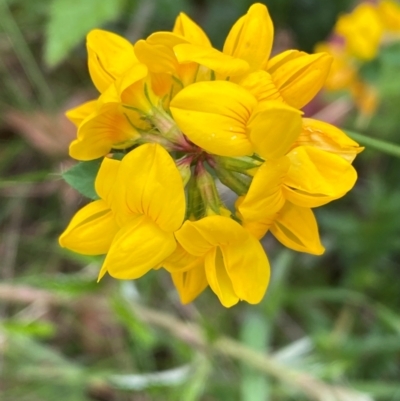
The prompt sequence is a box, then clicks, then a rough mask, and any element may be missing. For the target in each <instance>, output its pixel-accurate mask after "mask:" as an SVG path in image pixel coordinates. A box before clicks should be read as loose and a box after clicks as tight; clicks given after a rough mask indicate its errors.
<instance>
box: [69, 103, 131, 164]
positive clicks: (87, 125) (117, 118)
mask: <svg viewBox="0 0 400 401" xmlns="http://www.w3.org/2000/svg"><path fill="white" fill-rule="evenodd" d="M127 115H128V112H125V111H124V110H122V108H121V105H120V104H118V103H107V104H105V105H103V107H102V108H101V111H100V112H95V113H92V114H91V115H90V116H89V117H88V118H86V119H85V120H84V121H83V122H82V124H81V125H80V126H79V130H78V140H77V141H74V142H72V143H71V145H70V156H71V157H73V158H75V159H78V160H92V159H97V158H99V157H102V156H105V155H106V154H107V153H109V152H110V150H111V148H112V147H117V148H124V147H128V146H132V144H133V143H134V141H136V140H137V139H138V138H139V134H138V132H137V131H136V129H135V128H133V126H132V125H131V124H130V122H129V120H128V118H127Z"/></svg>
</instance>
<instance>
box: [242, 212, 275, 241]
mask: <svg viewBox="0 0 400 401" xmlns="http://www.w3.org/2000/svg"><path fill="white" fill-rule="evenodd" d="M274 219H275V215H272V216H271V218H270V219H265V220H262V221H261V220H260V221H246V220H244V221H243V222H242V226H243V228H244V229H245V230H246V231H247V232H249V233H250V234H251V235H252V236H253V237H255V238H256V239H258V240H260V239H261V238H263V237H264V236H265V234H266V233H267V232H268V230H269V229H270V228H271V225H272V223H273V221H274Z"/></svg>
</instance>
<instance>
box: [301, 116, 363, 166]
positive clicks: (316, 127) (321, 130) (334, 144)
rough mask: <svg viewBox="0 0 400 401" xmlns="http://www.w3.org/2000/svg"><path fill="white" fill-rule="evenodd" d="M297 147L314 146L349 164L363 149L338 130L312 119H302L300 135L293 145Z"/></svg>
mask: <svg viewBox="0 0 400 401" xmlns="http://www.w3.org/2000/svg"><path fill="white" fill-rule="evenodd" d="M297 146H314V147H316V148H318V149H321V150H325V151H327V152H331V153H334V154H336V155H338V156H341V157H342V158H343V159H345V160H347V161H348V162H349V163H351V162H352V161H353V160H354V158H355V157H356V155H357V154H358V153H360V152H362V151H363V149H364V148H362V147H360V146H359V145H358V143H357V142H355V141H353V140H352V139H351V138H349V137H348V136H347V135H346V134H345V133H344V132H343V131H342V130H340V129H339V128H337V127H335V126H333V125H331V124H328V123H326V122H323V121H319V120H314V119H312V118H303V128H302V131H301V134H300V136H299V138H298V139H297V140H296V142H295V144H294V147H297Z"/></svg>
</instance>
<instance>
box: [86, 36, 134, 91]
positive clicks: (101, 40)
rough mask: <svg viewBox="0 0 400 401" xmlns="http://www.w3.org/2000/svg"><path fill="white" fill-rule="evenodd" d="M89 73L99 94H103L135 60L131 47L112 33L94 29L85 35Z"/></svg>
mask: <svg viewBox="0 0 400 401" xmlns="http://www.w3.org/2000/svg"><path fill="white" fill-rule="evenodd" d="M86 45H87V50H88V56H89V59H88V64H89V72H90V76H91V78H92V81H93V83H94V85H95V86H96V88H97V89H98V90H99V92H104V91H105V90H106V89H107V88H108V87H109V86H110V85H111V84H112V83H113V82H114V80H115V79H117V78H118V77H120V76H121V75H122V74H123V73H124V72H125V71H127V70H128V69H129V68H130V67H131V66H132V65H133V64H135V63H137V58H136V56H135V52H134V50H133V46H132V44H131V43H129V42H128V41H127V40H126V39H124V38H122V37H121V36H118V35H116V34H114V33H111V32H107V31H102V30H100V29H94V30H93V31H90V32H89V34H88V35H87V42H86Z"/></svg>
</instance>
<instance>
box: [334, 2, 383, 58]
mask: <svg viewBox="0 0 400 401" xmlns="http://www.w3.org/2000/svg"><path fill="white" fill-rule="evenodd" d="M335 32H336V33H337V34H339V35H341V36H343V37H344V38H345V44H346V50H347V51H348V53H349V54H350V55H352V56H355V57H357V58H359V59H361V60H364V61H368V60H372V59H373V58H374V57H375V56H376V54H377V52H378V49H379V44H380V42H381V39H382V34H383V23H382V20H381V18H380V15H379V13H378V10H377V8H376V6H375V5H373V4H369V3H361V4H359V5H358V6H357V7H356V8H355V9H354V10H353V12H352V13H350V14H346V15H342V16H341V17H339V19H338V20H337V22H336V25H335Z"/></svg>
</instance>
